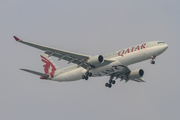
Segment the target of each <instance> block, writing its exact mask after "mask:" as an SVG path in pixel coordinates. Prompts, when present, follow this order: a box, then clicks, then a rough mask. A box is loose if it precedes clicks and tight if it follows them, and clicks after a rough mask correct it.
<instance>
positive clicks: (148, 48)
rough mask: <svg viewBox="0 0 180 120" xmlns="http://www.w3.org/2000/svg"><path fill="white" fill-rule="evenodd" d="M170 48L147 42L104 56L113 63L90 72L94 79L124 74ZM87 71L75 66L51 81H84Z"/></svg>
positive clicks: (58, 72)
mask: <svg viewBox="0 0 180 120" xmlns="http://www.w3.org/2000/svg"><path fill="white" fill-rule="evenodd" d="M167 48H168V45H167V44H166V43H164V42H161V41H152V42H146V43H143V44H139V45H135V46H133V47H129V48H126V49H123V50H120V51H117V52H114V53H110V54H107V55H104V58H105V59H108V60H112V61H113V62H112V63H110V64H108V65H105V66H102V67H98V68H93V69H91V70H90V72H91V73H92V77H99V76H105V75H106V76H107V75H110V74H112V73H115V72H123V71H124V69H125V68H126V67H127V66H128V65H131V64H134V63H138V62H141V61H144V60H147V59H151V57H152V56H158V55H160V54H161V53H163V52H164V51H165V50H166V49H167ZM86 71H87V70H86V69H84V68H83V67H78V66H77V65H73V66H70V67H67V68H63V69H60V70H58V71H56V73H55V75H54V77H53V78H51V80H54V81H59V82H61V81H75V80H80V79H82V75H84V74H85V73H86Z"/></svg>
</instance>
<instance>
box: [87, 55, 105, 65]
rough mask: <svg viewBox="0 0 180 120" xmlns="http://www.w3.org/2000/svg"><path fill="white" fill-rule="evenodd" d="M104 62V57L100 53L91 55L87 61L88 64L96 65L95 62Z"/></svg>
mask: <svg viewBox="0 0 180 120" xmlns="http://www.w3.org/2000/svg"><path fill="white" fill-rule="evenodd" d="M103 62H104V57H103V56H102V55H96V56H94V57H91V58H90V59H89V60H88V63H89V64H90V65H97V64H101V63H103Z"/></svg>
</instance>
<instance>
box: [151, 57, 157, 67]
mask: <svg viewBox="0 0 180 120" xmlns="http://www.w3.org/2000/svg"><path fill="white" fill-rule="evenodd" d="M155 58H156V56H151V59H152V60H151V62H150V63H151V64H153V65H154V64H155V61H154V59H155Z"/></svg>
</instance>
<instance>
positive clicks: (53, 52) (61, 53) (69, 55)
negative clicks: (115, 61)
mask: <svg viewBox="0 0 180 120" xmlns="http://www.w3.org/2000/svg"><path fill="white" fill-rule="evenodd" d="M14 38H15V40H16V41H18V42H20V43H23V44H25V45H28V46H31V47H35V48H37V49H40V50H43V51H45V53H46V54H48V55H49V56H54V57H57V58H58V60H61V59H63V60H66V61H68V63H75V64H77V65H78V66H81V67H83V68H85V69H87V67H88V65H87V64H86V62H87V61H88V59H89V58H90V57H91V56H88V55H83V54H78V53H73V52H69V51H65V50H60V49H55V48H51V47H47V46H43V45H39V44H35V43H31V42H27V41H24V40H20V39H19V38H17V37H16V36H14ZM111 62H112V61H110V60H104V63H102V64H101V65H99V66H96V67H101V66H103V65H107V64H109V63H111Z"/></svg>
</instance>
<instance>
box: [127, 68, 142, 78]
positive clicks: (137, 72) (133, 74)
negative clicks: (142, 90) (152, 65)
mask: <svg viewBox="0 0 180 120" xmlns="http://www.w3.org/2000/svg"><path fill="white" fill-rule="evenodd" d="M143 75H144V70H142V69H138V70H133V71H131V72H130V74H129V76H128V77H129V78H130V79H139V78H141V77H142V76H143Z"/></svg>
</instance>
